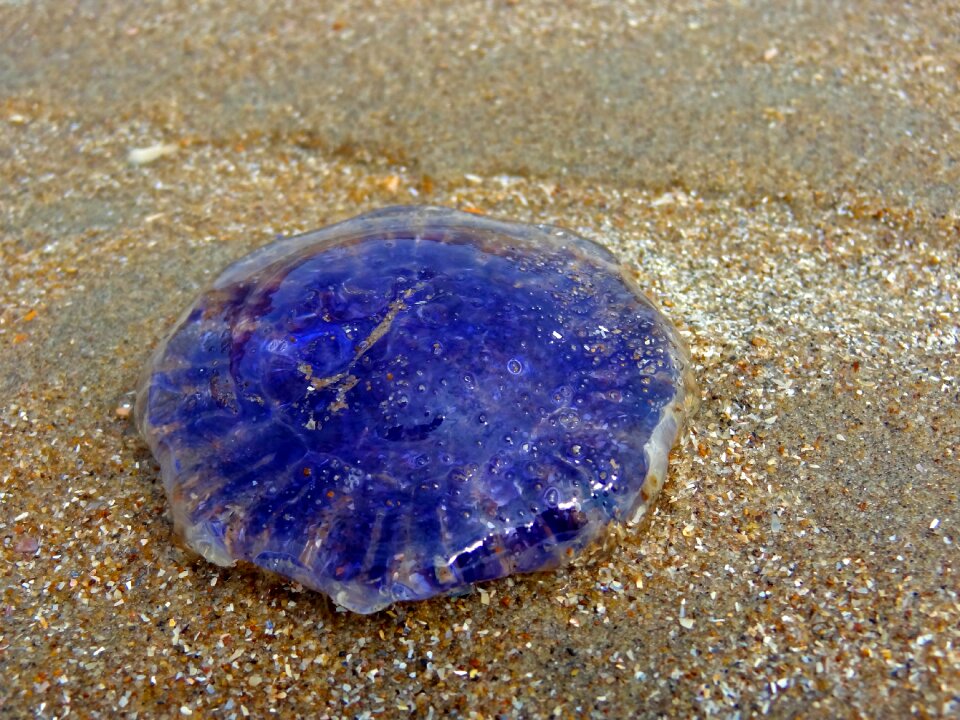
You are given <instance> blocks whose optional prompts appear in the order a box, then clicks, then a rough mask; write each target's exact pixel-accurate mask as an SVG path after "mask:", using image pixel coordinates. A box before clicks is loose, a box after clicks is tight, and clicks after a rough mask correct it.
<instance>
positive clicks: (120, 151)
mask: <svg viewBox="0 0 960 720" xmlns="http://www.w3.org/2000/svg"><path fill="white" fill-rule="evenodd" d="M958 86H960V3H956V2H918V3H911V4H906V3H901V2H879V1H870V0H865V1H863V2H858V3H849V4H848V3H834V2H775V3H761V2H748V1H747V0H741V1H739V2H722V3H721V2H715V1H712V0H699V1H693V0H682V1H681V2H676V3H656V2H600V1H597V2H590V3H552V2H526V1H524V0H521V1H519V2H508V1H506V0H492V1H491V2H465V3H460V2H434V3H422V4H421V3H413V2H371V1H369V0H365V1H363V2H355V3H346V2H337V3H318V4H314V3H294V2H263V3H255V2H240V3H226V2H203V3H189V2H183V1H181V0H172V1H169V2H148V3H142V4H132V3H123V2H102V3H95V2H77V3H64V2H21V1H17V0H0V540H2V542H0V558H2V564H0V676H2V678H3V681H2V683H0V716H2V717H4V718H8V717H9V718H32V717H37V718H64V717H78V718H88V717H89V718H115V717H123V718H127V717H130V718H174V717H191V716H192V717H202V718H206V717H216V718H247V717H253V718H262V717H317V718H325V717H331V718H334V717H337V718H339V717H343V718H354V717H358V718H366V717H384V718H393V717H423V718H429V717H435V718H439V717H443V716H451V717H465V718H470V717H475V718H494V717H502V718H551V717H556V718H579V717H598V718H599V717H609V718H620V717H628V716H633V717H649V718H655V717H720V718H748V717H755V716H770V717H791V718H792V717H809V718H861V717H864V718H869V717H877V718H891V717H908V716H915V717H957V716H960V599H958V592H960V580H958V565H960V562H958V561H960V552H958V543H960V533H958V528H960V503H958V489H960V409H958V404H960V216H958V211H957V208H958V207H960V205H958V202H960V120H958V118H960V93H958V90H960V87H958ZM399 203H431V204H438V205H448V206H451V207H456V208H461V209H468V210H473V211H478V212H483V213H488V214H490V215H494V216H499V217H505V218H512V219H516V220H521V221H529V222H547V223H554V224H558V225H563V226H566V227H569V228H572V229H574V230H576V231H579V232H581V233H582V234H584V235H586V236H588V237H590V238H592V239H595V240H596V241H598V242H600V243H602V244H604V245H606V246H607V247H609V248H610V249H611V250H612V251H613V252H615V253H616V254H617V255H618V256H619V257H620V258H621V259H622V260H623V262H624V263H626V264H627V265H628V267H630V268H631V271H632V272H635V273H636V275H637V277H638V279H639V282H640V283H641V285H642V286H643V287H644V288H645V289H646V290H647V291H648V292H649V294H650V296H651V297H653V298H654V299H655V300H656V301H657V302H658V303H659V304H660V305H661V306H662V307H663V308H664V309H665V311H666V312H667V313H668V314H669V315H670V317H671V318H672V319H674V320H675V321H676V323H677V324H678V326H679V327H680V328H681V331H682V334H683V335H684V337H685V338H686V340H687V342H688V344H689V345H690V348H691V352H692V355H693V358H694V362H695V366H696V374H697V379H698V382H699V384H700V390H701V395H702V397H701V406H700V410H699V412H698V414H697V415H696V416H695V417H694V418H693V420H692V422H691V423H690V426H689V427H688V429H687V431H686V432H685V433H684V436H683V438H682V441H681V442H680V444H679V445H678V447H677V449H676V450H675V453H674V457H673V462H672V464H671V470H670V476H669V479H668V482H667V486H666V489H665V491H664V493H663V496H662V497H661V500H660V502H659V504H658V506H657V509H656V511H655V513H654V514H653V516H652V517H651V518H650V520H649V522H648V523H647V525H646V526H645V527H643V528H640V529H636V530H630V531H628V532H623V533H619V534H617V535H616V536H611V538H610V539H609V541H608V542H607V543H606V544H605V546H603V547H597V548H595V549H594V550H593V552H590V553H588V554H587V555H585V556H584V557H582V558H580V559H579V560H578V561H577V562H576V563H575V564H574V565H573V566H571V567H568V568H565V569H561V570H559V571H557V572H553V573H547V574H539V575H533V576H524V577H516V578H512V579H507V580H503V581H499V582H493V583H489V584H486V585H483V586H481V587H479V588H476V589H474V591H472V592H470V593H468V594H466V595H464V596H461V597H457V598H441V599H435V600H432V601H427V602H423V603H418V604H401V605H398V606H394V607H393V608H392V609H391V610H389V611H386V612H382V613H379V614H376V615H372V616H366V617H363V616H358V615H353V614H350V613H347V612H343V611H338V610H337V608H336V607H335V606H333V604H332V603H331V602H330V601H329V600H327V599H326V598H325V597H323V596H320V595H318V594H315V593H311V592H309V591H305V590H303V589H302V588H299V587H297V586H291V585H290V584H287V583H284V582H283V581H281V580H279V579H276V578H272V577H267V576H265V575H262V574H260V573H258V572H255V571H253V570H249V569H244V568H232V569H224V568H217V567H214V566H212V565H210V564H208V563H206V562H204V561H202V560H199V559H197V558H196V557H194V556H192V555H191V554H190V553H188V552H187V551H185V550H183V549H181V548H179V547H178V546H177V545H176V544H175V543H174V541H173V539H172V537H171V524H170V518H169V515H168V513H167V510H166V500H165V497H164V494H163V488H162V487H161V485H160V482H159V477H158V471H157V467H156V465H155V464H154V462H153V460H152V458H151V457H150V455H149V452H148V451H147V449H146V447H145V445H144V443H143V441H142V440H141V439H140V438H139V437H138V435H137V433H136V431H135V429H134V427H133V425H132V422H131V419H130V403H131V401H132V390H133V388H134V385H135V382H136V378H137V375H138V373H139V371H140V369H141V367H142V366H143V364H144V362H145V361H146V359H147V357H148V355H149V353H150V350H151V349H152V348H153V347H154V346H155V345H156V343H157V342H158V340H159V338H160V337H161V336H162V335H163V333H164V332H165V330H166V329H167V327H168V326H169V324H170V323H171V322H172V321H173V320H174V319H175V318H176V317H177V316H178V315H179V314H180V312H181V311H182V310H183V308H184V307H186V305H187V304H188V303H189V302H190V301H191V300H192V298H193V297H194V296H195V295H196V293H197V292H198V291H199V290H200V289H201V288H202V287H203V286H204V285H206V284H207V283H208V282H210V280H211V279H212V278H213V277H214V276H215V275H216V274H217V273H218V272H219V270H221V269H222V268H223V267H224V266H225V265H226V264H227V263H229V262H230V261H232V260H234V259H236V258H239V257H241V256H242V255H244V254H245V253H247V252H248V251H250V250H252V249H254V248H256V247H259V246H261V245H263V244H265V243H267V242H270V241H271V240H273V239H274V238H275V237H276V236H277V235H281V234H283V235H286V234H291V233H295V232H299V231H305V230H309V229H313V228H316V227H319V226H322V225H325V224H327V223H330V222H333V221H336V220H341V219H345V218H347V217H350V216H353V215H356V214H358V213H360V212H364V211H367V210H370V209H373V208H377V207H382V206H385V205H391V204H399Z"/></svg>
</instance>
